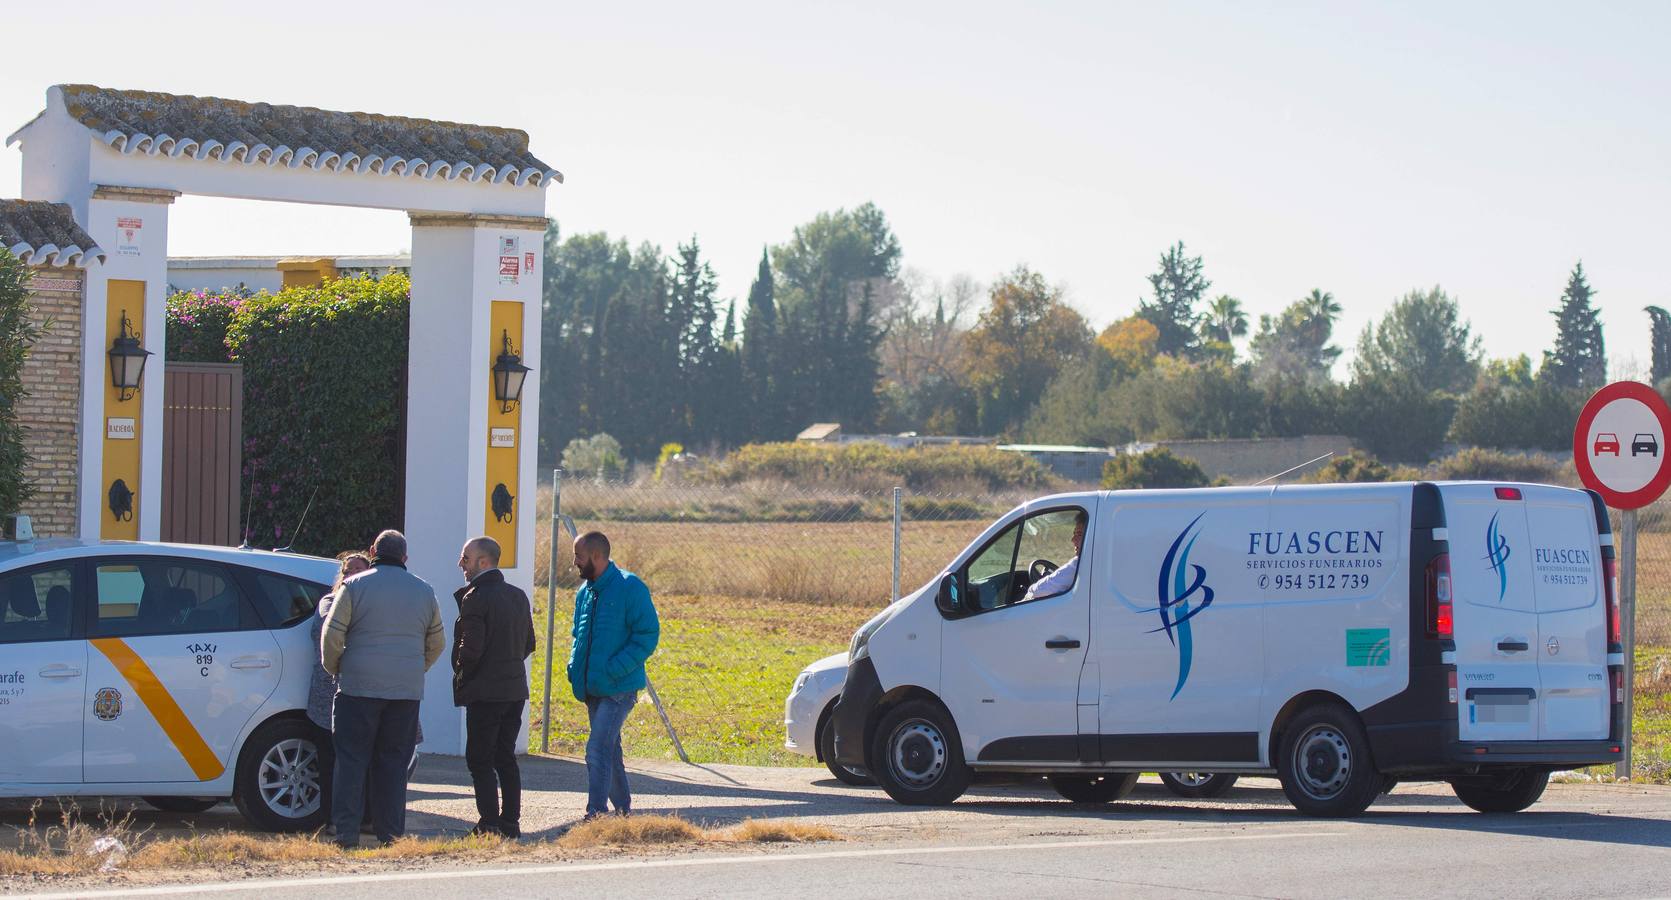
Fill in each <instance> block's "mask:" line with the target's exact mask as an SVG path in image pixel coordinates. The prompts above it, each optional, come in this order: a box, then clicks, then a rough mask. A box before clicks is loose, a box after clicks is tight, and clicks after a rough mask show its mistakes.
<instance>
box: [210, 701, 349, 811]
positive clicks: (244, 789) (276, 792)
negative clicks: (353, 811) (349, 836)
mask: <svg viewBox="0 0 1671 900" xmlns="http://www.w3.org/2000/svg"><path fill="white" fill-rule="evenodd" d="M328 740H330V736H329V735H327V734H325V733H324V732H322V731H320V730H319V729H317V728H315V727H314V725H313V723H312V722H309V721H308V720H306V719H303V718H278V719H273V720H270V721H268V722H267V723H266V724H264V725H262V726H261V727H260V728H257V729H256V730H255V733H254V734H252V735H250V738H249V740H248V741H245V742H244V747H243V750H242V751H240V752H239V754H238V771H237V775H236V776H235V778H234V781H233V791H232V802H233V803H234V804H236V805H237V807H238V812H240V813H242V814H243V816H244V818H245V819H248V820H249V822H250V824H252V825H254V826H255V827H257V828H260V829H261V830H263V831H312V830H313V829H315V828H319V827H320V826H322V825H324V824H325V818H326V814H327V813H328V812H329V810H327V809H326V808H325V795H326V793H327V792H328V791H329V790H330V778H331V773H330V772H329V771H328V770H327V769H326V768H325V766H324V765H323V761H322V760H321V758H320V756H321V750H322V749H323V747H322V742H324V741H328Z"/></svg>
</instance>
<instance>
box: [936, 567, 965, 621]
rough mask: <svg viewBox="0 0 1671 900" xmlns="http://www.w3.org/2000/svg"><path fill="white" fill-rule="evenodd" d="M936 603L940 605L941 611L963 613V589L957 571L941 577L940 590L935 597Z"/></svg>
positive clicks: (954, 613) (952, 614) (948, 613)
mask: <svg viewBox="0 0 1671 900" xmlns="http://www.w3.org/2000/svg"><path fill="white" fill-rule="evenodd" d="M934 605H935V606H937V607H939V608H940V611H941V612H943V613H945V614H947V615H950V616H955V615H961V614H962V613H963V591H962V588H961V586H960V582H959V580H958V577H957V573H955V572H954V573H952V574H950V575H947V576H946V577H944V578H942V579H940V591H939V593H938V594H936V595H935V597H934Z"/></svg>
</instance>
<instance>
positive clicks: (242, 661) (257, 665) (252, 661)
mask: <svg viewBox="0 0 1671 900" xmlns="http://www.w3.org/2000/svg"><path fill="white" fill-rule="evenodd" d="M272 667H273V661H272V660H270V659H268V658H267V657H265V656H240V657H238V658H237V659H235V660H233V661H232V668H234V669H270V668H272Z"/></svg>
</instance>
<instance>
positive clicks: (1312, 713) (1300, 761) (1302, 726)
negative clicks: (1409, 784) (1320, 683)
mask: <svg viewBox="0 0 1671 900" xmlns="http://www.w3.org/2000/svg"><path fill="white" fill-rule="evenodd" d="M1276 770H1277V776H1278V777H1279V778H1281V779H1282V792H1283V793H1284V794H1287V795H1288V802H1289V803H1292V804H1293V805H1294V808H1295V809H1297V810H1299V811H1300V812H1302V813H1304V814H1306V815H1308V816H1320V817H1324V818H1346V817H1350V816H1355V815H1358V814H1359V813H1362V812H1363V811H1364V810H1366V809H1368V808H1369V804H1371V803H1373V802H1375V797H1376V795H1377V794H1379V793H1380V792H1381V785H1382V779H1381V773H1379V772H1377V771H1375V761H1374V760H1373V759H1371V758H1370V755H1369V738H1368V737H1367V736H1366V735H1365V734H1364V730H1363V725H1361V724H1359V722H1358V717H1357V716H1356V715H1355V714H1353V713H1352V711H1351V710H1349V709H1346V708H1344V707H1342V706H1339V705H1337V704H1332V703H1330V704H1323V705H1319V706H1313V707H1310V708H1309V709H1307V710H1305V711H1304V712H1302V713H1300V714H1299V715H1297V716H1295V717H1294V719H1293V720H1292V721H1290V722H1289V723H1288V725H1287V727H1286V728H1284V729H1283V732H1282V746H1281V748H1280V749H1279V750H1278V753H1277V767H1276Z"/></svg>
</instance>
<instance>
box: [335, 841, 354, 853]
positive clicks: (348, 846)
mask: <svg viewBox="0 0 1671 900" xmlns="http://www.w3.org/2000/svg"><path fill="white" fill-rule="evenodd" d="M336 845H337V849H338V850H341V851H343V852H345V853H346V852H347V851H349V850H358V849H360V842H359V841H353V842H349V841H337V842H336Z"/></svg>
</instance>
